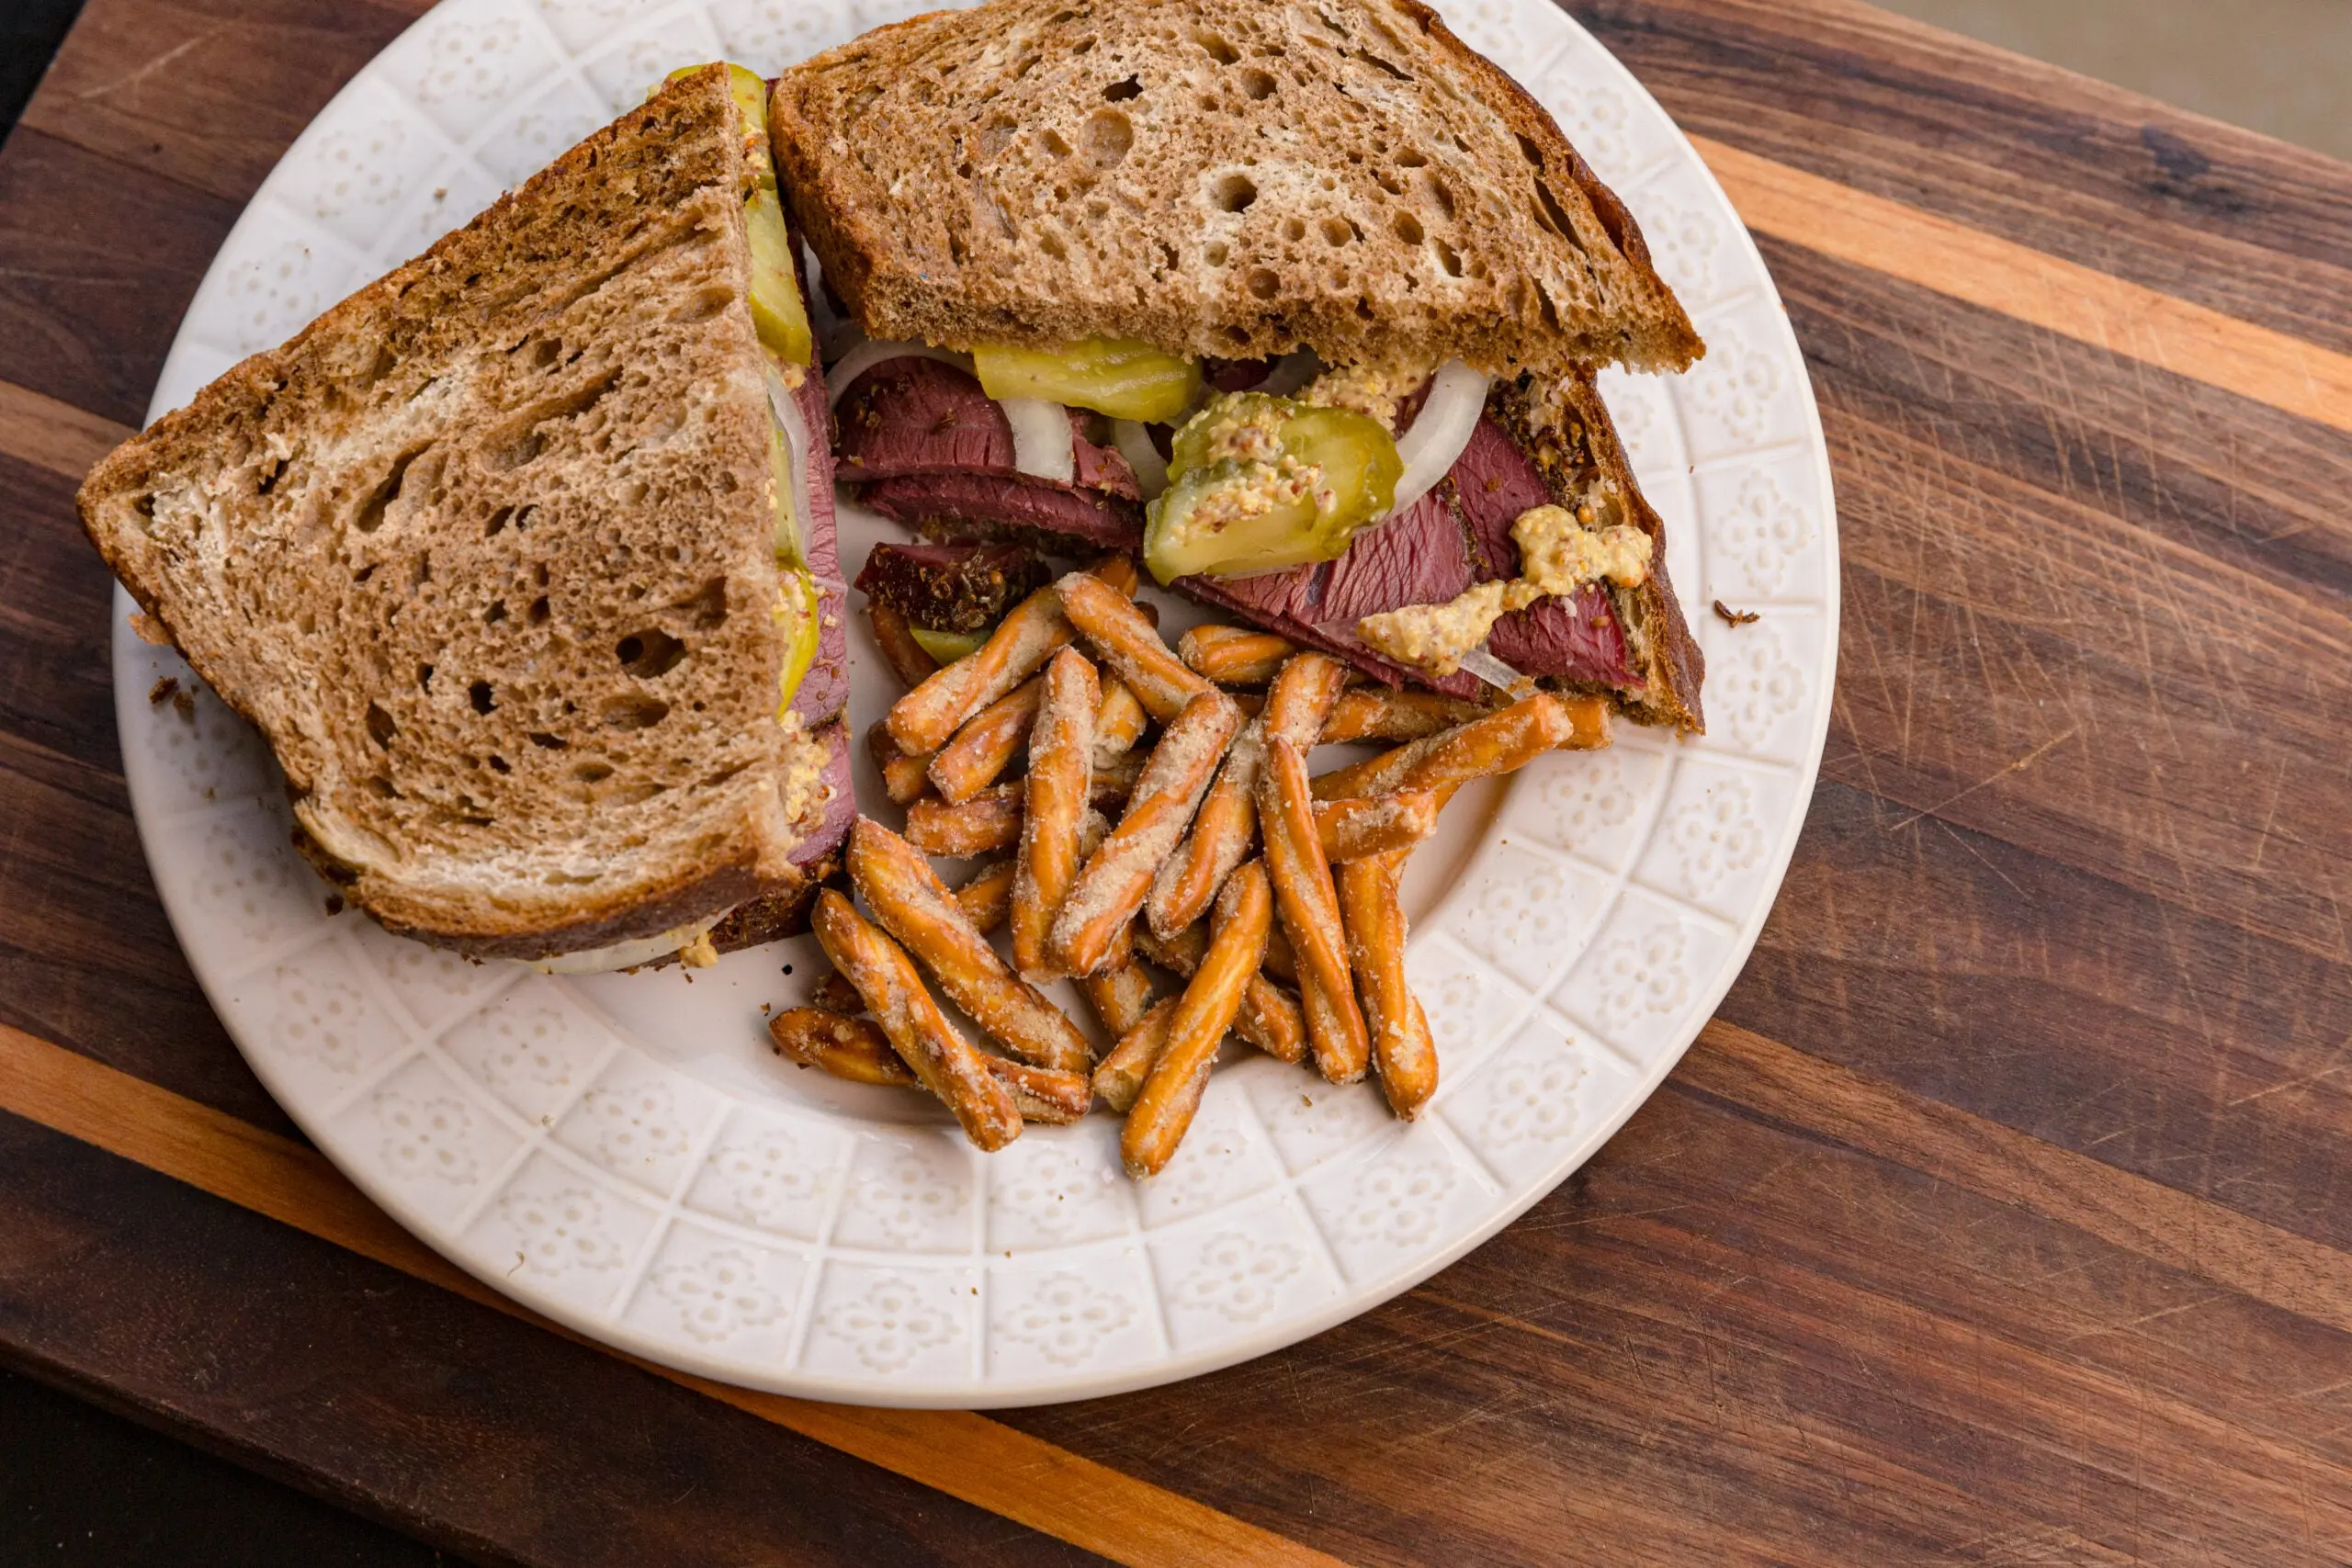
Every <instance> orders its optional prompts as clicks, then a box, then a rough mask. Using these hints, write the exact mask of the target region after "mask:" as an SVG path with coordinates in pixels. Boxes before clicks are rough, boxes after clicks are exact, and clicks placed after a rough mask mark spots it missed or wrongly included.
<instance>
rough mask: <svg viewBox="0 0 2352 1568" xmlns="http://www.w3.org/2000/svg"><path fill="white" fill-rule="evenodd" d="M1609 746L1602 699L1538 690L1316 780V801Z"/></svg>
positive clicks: (1446, 780) (1424, 785)
mask: <svg viewBox="0 0 2352 1568" xmlns="http://www.w3.org/2000/svg"><path fill="white" fill-rule="evenodd" d="M1608 744H1609V709H1608V708H1607V707H1606V706H1605V705H1603V704H1602V703H1601V700H1600V698H1599V697H1584V696H1566V697H1564V696H1560V695H1557V694H1554V693H1551V692H1536V693H1534V694H1532V695H1529V696H1524V697H1521V698H1520V699H1519V701H1517V702H1515V703H1513V704H1511V705H1510V706H1509V707H1507V708H1499V709H1498V710H1496V711H1495V712H1493V713H1490V714H1488V715H1487V716H1485V717H1483V718H1476V719H1473V720H1471V722H1469V723H1468V724H1463V725H1456V726H1455V727H1454V728H1452V729H1449V730H1446V731H1445V732H1443V733H1442V734H1439V735H1432V736H1430V737H1428V738H1426V739H1420V740H1415V741H1411V742H1408V744H1406V745H1403V746H1399V747H1397V749H1396V750H1393V751H1386V752H1383V753H1382V754H1381V755H1379V756H1377V757H1374V758H1373V759H1372V760H1371V761H1364V762H1358V763H1356V764H1355V765H1354V766H1353V767H1350V768H1340V769H1337V770H1335V771H1333V772H1331V773H1325V774H1323V775H1322V776H1321V777H1319V778H1317V780H1316V781H1315V798H1316V799H1317V800H1344V799H1346V798H1347V797H1348V796H1350V795H1390V794H1394V793H1395V792H1397V791H1398V790H1404V789H1444V788H1446V787H1448V786H1450V785H1458V784H1467V783H1469V782H1470V781H1471V780H1472V779H1478V778H1486V777H1487V776H1489V775H1490V774H1494V773H1513V772H1516V771H1517V770H1519V769H1521V768H1523V767H1525V766H1527V764H1528V763H1530V762H1532V761H1534V760H1535V759H1536V758H1538V757H1540V756H1542V755H1543V754H1544V752H1546V751H1557V750H1563V749H1566V750H1577V751H1589V750H1599V749H1600V748H1601V747H1603V746H1606V745H1608Z"/></svg>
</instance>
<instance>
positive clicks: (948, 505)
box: [859, 474, 1143, 550]
mask: <svg viewBox="0 0 2352 1568" xmlns="http://www.w3.org/2000/svg"><path fill="white" fill-rule="evenodd" d="M859 500H860V502H861V503H862V504H864V505H865V506H866V507H867V508H869V509H870V510H872V511H875V512H878V513H881V514H882V515H883V516H885V517H889V518H894V519H896V520H897V521H899V522H900V523H905V524H908V525H923V526H924V529H925V532H926V533H927V534H930V535H931V536H934V537H938V538H945V539H989V538H1007V537H1011V538H1016V539H1023V540H1036V539H1040V538H1042V539H1043V540H1045V541H1046V542H1047V543H1051V542H1052V541H1055V540H1061V541H1069V540H1079V541H1081V542H1083V543H1085V544H1087V545H1088V546H1090V547H1096V548H1101V549H1106V550H1139V549H1141V548H1143V507H1142V505H1141V504H1140V503H1138V502H1135V501H1131V500H1128V499H1126V498H1125V497H1121V496H1114V495H1110V494H1106V493H1105V492H1103V491H1080V490H1073V489H1068V488H1065V487H1063V486H1061V485H1056V484H1048V483H1046V481H1044V480H1042V479H1026V478H1023V479H1006V478H1002V477H1001V476H998V475H993V474H917V475H910V476H908V477H906V478H903V479H883V480H881V481H879V482H878V483H876V484H870V485H868V486H866V487H865V494H864V495H863V496H861V497H860V498H859Z"/></svg>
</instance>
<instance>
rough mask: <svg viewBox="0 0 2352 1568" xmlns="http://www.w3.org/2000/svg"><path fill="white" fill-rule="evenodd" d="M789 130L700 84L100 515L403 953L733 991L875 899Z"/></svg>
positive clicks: (626, 121) (133, 575)
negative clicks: (770, 948) (829, 911)
mask: <svg viewBox="0 0 2352 1568" xmlns="http://www.w3.org/2000/svg"><path fill="white" fill-rule="evenodd" d="M765 100H766V85H765V84H764V83H763V82H762V81H761V80H760V78H758V77H757V76H755V75H753V74H752V73H750V72H747V71H742V70H741V69H730V68H728V67H723V66H718V65H712V66H707V67H703V68H700V69H696V70H692V71H689V72H685V73H680V74H679V75H677V76H675V77H673V79H671V80H670V81H669V82H667V83H666V84H664V85H662V86H661V87H660V88H659V89H658V90H656V91H655V92H654V93H653V95H652V96H650V98H649V100H648V101H647V102H646V103H645V104H644V105H643V106H642V107H639V108H636V109H633V110H631V111H629V112H628V113H627V114H624V115H622V116H621V117H620V118H618V119H616V120H615V121H614V122H613V123H612V124H611V125H609V126H607V127H605V129H604V130H599V131H597V132H596V133H595V134H594V135H593V136H591V137H589V138H588V140H586V141H583V142H582V143H581V144H580V145H579V146H577V147H575V148H573V149H572V150H571V152H567V153H565V154H564V155H563V156H562V157H560V158H559V159H558V160H557V161H556V162H555V163H554V164H552V165H550V166H549V167H548V168H547V169H546V170H545V171H543V172H542V173H540V174H539V175H537V176H536V177H534V178H533V179H531V180H530V181H529V182H528V183H526V185H525V186H523V187H522V188H521V189H519V190H517V191H515V192H513V193H511V194H509V195H507V196H504V197H501V198H500V199H499V201H498V202H497V203H496V204H495V205H494V206H492V208H491V209H489V210H487V211H485V212H484V213H482V214H481V216H480V217H479V218H477V219H476V220H474V221H473V222H471V223H470V224H469V225H467V226H466V227H465V228H463V229H461V230H458V231H456V232H454V233H452V234H450V235H448V236H447V237H446V238H444V239H443V240H441V241H440V242H439V243H437V244H435V245H434V246H433V247H432V249H430V250H429V251H427V252H426V253H425V254H424V255H422V256H419V257H418V258H417V259H415V260H414V261H413V262H410V263H409V264H408V265H404V266H401V267H400V268H398V269H396V270H394V271H393V272H391V273H390V274H388V275H387V276H383V277H381V278H379V279H378V280H377V281H376V282H374V283H372V284H369V285H368V287H367V288H362V289H361V290H359V291H358V292H357V293H356V294H354V295H352V296H351V297H350V298H349V299H345V300H344V301H343V302H342V303H341V304H339V305H337V306H335V307H334V309H332V310H329V311H327V313H326V314H325V315H323V316H322V317H321V318H320V319H319V320H318V321H314V322H313V323H311V325H310V326H309V327H307V328H305V329H304V330H303V331H302V332H301V333H299V334H298V335H296V336H295V337H294V338H293V339H292V340H291V341H289V342H288V343H287V344H284V345H283V346H281V347H278V348H276V349H272V350H270V351H268V352H266V353H263V354H259V355H254V356H253V357H252V358H250V359H247V360H245V361H244V362H243V363H242V364H240V365H238V366H237V367H234V368H233V369H232V370H230V371H229V372H228V373H227V374H226V375H224V376H222V377H221V378H220V379H219V380H217V381H215V382H214V383H212V384H211V385H210V386H209V387H207V388H205V389H203V391H201V392H200V393H198V395H197V397H196V398H195V400H193V401H192V402H190V403H189V404H188V405H187V407H185V408H182V409H180V410H178V411H176V412H172V413H170V414H167V415H165V416H164V418H162V419H161V420H159V421H157V422H156V423H155V424H154V425H153V427H152V428H150V429H149V430H147V431H146V432H145V433H143V434H141V435H139V436H137V437H135V438H133V439H132V440H130V441H129V442H127V443H125V444H124V445H123V446H120V447H119V448H118V449H117V450H116V451H115V452H113V453H112V454H111V455H110V456H108V457H106V458H105V459H104V460H103V461H101V462H100V463H99V464H98V466H97V467H96V469H95V470H93V471H92V473H91V474H90V475H89V477H88V479H87V480H86V482H85V484H84V485H83V487H82V490H81V492H80V497H79V505H80V511H81V515H82V520H83V523H84V525H85V528H86V529H87V530H88V532H89V535H90V537H91V539H92V540H93V541H94V542H95V543H96V546H97V547H98V549H99V551H100V552H101V553H102V554H103V555H104V556H105V557H106V559H107V564H108V565H109V566H111V567H112V568H113V570H114V571H115V574H116V575H117V576H118V577H119V579H120V580H121V581H122V582H123V583H124V585H125V586H126V587H127V588H128V589H129V590H130V593H131V595H132V596H133V597H134V598H135V599H136V600H137V601H138V603H139V605H140V608H141V621H140V625H141V629H142V632H143V633H145V634H146V635H149V636H151V637H153V638H155V639H160V640H167V641H169V642H171V643H172V644H174V645H175V646H176V647H177V648H178V649H179V650H180V651H181V652H182V653H183V654H184V655H185V656H186V657H187V660H188V662H189V664H190V665H191V666H193V667H194V669H195V670H196V671H197V672H198V674H199V675H201V676H202V677H203V678H204V680H205V681H206V682H209V684H210V685H211V686H212V688H213V690H214V691H216V692H217V693H218V694H220V697H221V698H222V700H223V701H224V702H226V703H227V704H228V705H230V706H231V707H232V708H233V709H235V710H236V711H237V712H238V713H240V714H242V715H243V716H245V717H246V718H247V719H249V720H251V721H252V722H253V723H254V725H255V726H257V727H258V728H259V729H260V730H261V732H262V734H263V735H264V736H265V737H266V739H267V740H268V742H269V745H270V747H271V749H272V750H273V751H274V752H275V753H276V755H277V761H278V762H279V764H280V765H281V767H282V769H283V771H284V773H285V780H286V787H287V790H288V795H289V796H290V799H291V804H292V811H293V818H294V823H295V836H296V840H297V841H298V843H299V845H300V849H301V851H302V852H303V853H304V854H305V855H306V856H307V857H308V858H309V859H310V861H311V863H312V864H313V865H315V866H316V867H317V869H318V870H319V871H320V872H321V873H322V874H323V875H325V876H326V877H327V878H328V879H329V880H330V881H331V882H333V883H334V885H335V886H337V887H338V888H339V889H340V891H341V892H342V894H343V896H344V897H345V898H346V899H347V900H348V901H350V902H351V903H353V904H356V906H358V907H359V908H363V909H365V910H366V911H367V912H368V913H369V914H370V915H372V916H374V917H375V918H376V919H378V920H379V921H381V922H382V923H383V924H384V925H385V926H386V927H387V928H389V929H390V930H391V931H396V932H400V933H401V934H404V935H408V936H413V937H416V938H420V939H422V940H424V941H426V942H433V943H436V944H439V945H442V946H446V947H450V948H454V949H457V950H458V951H460V952H463V953H469V954H473V955H477V956H481V957H507V958H516V959H525V960H530V961H533V962H537V963H540V964H545V965H546V966H548V967H551V968H600V967H622V966H627V965H631V964H640V963H647V962H652V961H657V960H662V959H665V958H667V957H669V956H670V955H673V954H676V955H680V956H683V957H684V958H685V959H686V960H687V961H688V962H707V961H708V960H709V959H710V958H711V956H712V955H713V954H714V953H715V952H716V951H717V950H718V949H719V948H720V947H722V946H728V945H739V944H743V943H748V942H758V941H764V940H767V939H768V938H770V937H773V936H775V935H779V934H783V933H784V932H786V931H789V930H792V929H794V928H796V927H797V926H798V927H805V923H806V918H807V910H808V908H809V904H810V903H811V902H812V901H813V899H814V897H815V896H816V893H817V889H818V885H819V883H820V882H821V881H822V880H823V879H824V878H825V877H826V876H828V875H830V874H831V873H832V871H833V870H834V868H835V867H836V866H837V865H838V863H839V854H840V846H841V843H842V839H843V837H844V836H845V834H846V832H847V830H848V827H849V824H850V821H851V819H852V818H853V817H854V812H855V803H854V799H853V798H852V796H851V791H850V784H849V744H848V738H847V728H846V722H845V718H844V707H845V705H846V697H847V689H848V685H847V675H846V670H845V668H844V660H845V651H844V649H845V640H844V630H843V626H842V611H843V604H844V602H845V598H846V589H845V586H844V584H843V583H842V576H841V569H840V565H839V562H838V560H837V558H836V550H835V544H834V538H833V512H832V493H833V485H832V475H831V469H832V459H831V433H830V428H829V409H828V405H827V402H826V399H825V395H824V385H823V375H822V371H821V369H820V367H819V366H818V365H817V364H816V363H815V362H814V360H815V355H813V353H812V351H811V334H810V327H809V312H808V310H807V309H806V303H805V301H806V292H805V288H806V279H805V277H804V276H802V273H801V267H800V264H799V261H798V257H799V254H800V251H799V246H798V244H797V239H796V236H794V235H793V234H792V233H791V232H790V230H789V226H788V220H787V219H786V214H785V210H784V208H783V205H782V202H781V198H780V196H779V193H778V190H777V186H776V182H775V170H774V167H773V164H772V163H771V161H770V158H769V155H768V152H767V148H768V138H767V135H766V127H765V123H764V121H765Z"/></svg>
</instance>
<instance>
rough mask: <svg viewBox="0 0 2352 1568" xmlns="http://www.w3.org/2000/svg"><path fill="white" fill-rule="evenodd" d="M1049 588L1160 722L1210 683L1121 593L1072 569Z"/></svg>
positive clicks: (1074, 623)
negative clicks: (1186, 665) (1171, 648)
mask: <svg viewBox="0 0 2352 1568" xmlns="http://www.w3.org/2000/svg"><path fill="white" fill-rule="evenodd" d="M1055 587H1056V588H1057V589H1058V590H1059V591H1060V592H1061V598H1062V609H1063V612H1064V613H1065V614H1066V615H1069V622H1070V625H1071V626H1076V627H1077V628H1078V634H1079V636H1080V637H1084V638H1085V639H1086V640H1087V643H1088V645H1089V646H1090V647H1091V648H1092V649H1094V651H1095V653H1096V654H1097V655H1098V656H1099V657H1100V658H1101V659H1102V660H1103V663H1105V664H1107V665H1109V666H1110V667H1111V671H1112V673H1113V674H1115V675H1116V676H1118V678H1119V679H1120V680H1121V681H1123V682H1125V683H1126V685H1127V687H1128V689H1129V690H1131V691H1133V692H1134V693H1135V694H1136V700H1137V701H1138V702H1140V703H1142V704H1143V707H1144V711H1145V712H1146V713H1148V714H1149V715H1151V716H1152V717H1154V718H1156V719H1158V720H1159V722H1160V723H1162V724H1166V723H1168V722H1170V720H1172V719H1173V718H1175V716H1177V715H1178V714H1180V713H1182V711H1183V710H1184V705H1185V704H1186V703H1188V702H1190V701H1192V700H1193V698H1194V697H1197V696H1199V695H1200V694H1202V693H1204V692H1214V691H1216V686H1215V685H1214V684H1212V683H1211V682H1207V681H1204V680H1203V679H1202V678H1201V677H1200V676H1198V675H1195V674H1193V672H1192V671H1190V670H1187V669H1186V668H1184V661H1183V660H1181V659H1179V658H1177V657H1176V656H1175V655H1174V654H1173V653H1171V652H1170V651H1169V649H1168V645H1167V644H1166V643H1164V642H1162V641H1160V640H1159V630H1158V629H1157V628H1156V627H1154V626H1152V624H1151V623H1150V622H1149V621H1148V620H1146V619H1145V618H1144V613H1143V612H1142V611H1141V610H1138V609H1136V606H1135V605H1134V604H1133V603H1131V602H1130V601H1129V599H1128V597H1127V595H1125V594H1124V593H1120V592H1115V591H1114V590H1112V589H1109V588H1106V587H1104V586H1103V584H1102V583H1100V582H1096V581H1091V580H1090V579H1088V578H1087V577H1086V575H1085V574H1084V573H1082V572H1072V573H1071V574H1070V575H1069V576H1068V577H1065V578H1063V579H1062V580H1061V581H1059V582H1058V583H1056V584H1055Z"/></svg>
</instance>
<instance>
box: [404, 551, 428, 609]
mask: <svg viewBox="0 0 2352 1568" xmlns="http://www.w3.org/2000/svg"><path fill="white" fill-rule="evenodd" d="M430 581H433V557H432V555H431V553H430V552H427V553H426V554H424V555H421V556H419V557H417V558H416V559H415V560H413V561H412V562H411V563H410V564H409V569H408V592H409V597H410V598H412V599H413V598H415V597H416V591H417V590H418V589H420V588H422V587H424V585H425V584H426V583H428V582H430Z"/></svg>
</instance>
